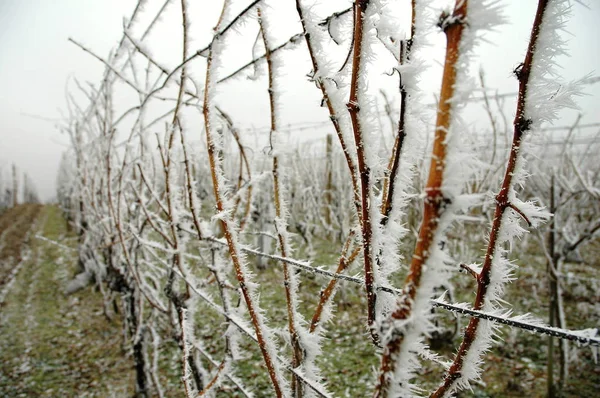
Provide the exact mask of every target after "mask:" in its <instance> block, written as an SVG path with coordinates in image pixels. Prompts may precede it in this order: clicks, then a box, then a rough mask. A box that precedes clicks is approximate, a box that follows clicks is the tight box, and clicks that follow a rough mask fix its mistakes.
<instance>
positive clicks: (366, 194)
mask: <svg viewBox="0 0 600 398" xmlns="http://www.w3.org/2000/svg"><path fill="white" fill-rule="evenodd" d="M368 5H369V0H355V2H354V15H355V18H354V22H355V23H354V50H353V51H354V55H353V58H352V79H351V83H350V98H349V101H348V111H349V112H350V120H351V121H352V129H353V130H354V141H355V144H356V154H357V158H358V172H359V176H360V198H361V212H360V215H361V216H360V217H359V219H360V222H361V232H362V247H363V261H364V268H365V288H366V291H367V319H368V323H369V329H370V332H371V338H372V339H373V343H374V344H375V345H379V335H378V333H377V331H376V330H375V318H376V307H377V291H376V289H375V270H374V268H373V256H372V250H373V248H372V244H373V242H372V240H373V225H372V224H371V213H370V200H371V169H370V167H369V165H368V164H367V155H366V153H365V143H364V137H363V131H362V125H361V122H360V120H359V112H360V107H359V106H358V100H359V99H358V91H359V75H360V74H363V73H365V72H366V71H364V70H363V62H362V55H363V54H362V51H363V48H362V45H363V31H364V25H365V23H366V19H365V15H364V14H365V12H366V10H367V7H368Z"/></svg>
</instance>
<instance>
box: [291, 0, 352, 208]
mask: <svg viewBox="0 0 600 398" xmlns="http://www.w3.org/2000/svg"><path fill="white" fill-rule="evenodd" d="M296 10H297V11H298V15H299V16H300V21H301V22H302V28H303V33H304V37H305V39H306V45H307V47H308V54H309V55H310V60H311V62H312V66H313V73H314V75H315V76H318V73H319V63H318V62H317V57H316V55H315V50H314V48H313V45H312V42H311V40H312V38H311V35H310V33H308V32H307V30H306V22H305V20H304V11H303V10H302V6H301V5H300V0H296ZM315 81H316V83H317V86H318V87H319V88H320V89H321V93H322V94H323V99H324V100H325V104H326V105H327V109H328V110H329V118H330V119H331V124H332V125H333V128H334V129H335V133H336V134H337V137H338V140H339V141H340V146H341V147H342V152H343V153H344V157H345V159H346V163H347V164H348V170H349V172H350V179H351V180H352V191H353V194H354V203H355V204H356V208H357V214H358V216H359V217H360V213H361V211H360V194H359V189H358V180H357V177H356V165H355V164H354V160H353V159H352V155H351V154H350V149H349V148H348V144H347V143H346V140H345V139H344V135H343V133H342V128H341V126H340V123H339V118H340V117H341V115H338V112H337V111H336V109H335V108H334V106H333V102H332V101H331V98H330V95H329V93H328V91H327V87H326V86H325V83H324V82H323V80H322V79H321V78H318V77H317V78H316V79H315Z"/></svg>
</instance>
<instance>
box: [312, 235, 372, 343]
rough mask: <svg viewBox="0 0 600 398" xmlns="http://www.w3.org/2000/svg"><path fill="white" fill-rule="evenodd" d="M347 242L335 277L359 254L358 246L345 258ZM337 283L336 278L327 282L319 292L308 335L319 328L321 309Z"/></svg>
mask: <svg viewBox="0 0 600 398" xmlns="http://www.w3.org/2000/svg"><path fill="white" fill-rule="evenodd" d="M349 242H350V237H348V240H347V241H346V245H345V247H344V251H342V255H341V256H340V260H339V263H338V267H337V269H336V270H335V273H336V275H340V274H341V273H342V272H344V271H345V270H346V268H348V266H349V265H350V264H352V262H354V260H355V259H356V257H358V255H359V254H360V246H359V247H356V248H354V250H353V251H352V253H351V254H350V257H348V258H346V255H347V252H348V246H349V245H348V243H349ZM337 282H338V280H337V279H336V278H333V279H331V280H330V281H329V283H328V284H327V287H326V288H325V290H323V292H321V299H320V300H319V304H318V305H317V308H316V310H315V313H314V315H313V317H312V320H311V322H310V327H309V329H308V331H309V332H310V333H314V331H315V330H316V329H317V326H319V324H320V323H321V316H322V315H323V309H324V308H325V305H326V304H327V303H328V302H329V299H330V298H331V296H332V295H333V293H334V291H335V288H336V286H337Z"/></svg>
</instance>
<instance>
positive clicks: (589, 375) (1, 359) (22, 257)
mask: <svg viewBox="0 0 600 398" xmlns="http://www.w3.org/2000/svg"><path fill="white" fill-rule="evenodd" d="M39 236H42V237H45V238H47V239H50V240H52V241H56V242H60V243H61V246H57V245H55V244H52V243H51V242H48V241H45V240H43V239H40V238H39ZM75 245H76V238H75V237H74V236H73V235H72V234H71V233H69V232H68V231H67V228H66V223H65V221H64V220H63V219H62V217H61V213H60V211H59V210H58V209H57V208H56V207H52V206H44V207H41V206H34V205H24V206H20V207H18V208H16V209H12V210H10V211H7V212H6V213H4V214H3V215H2V216H1V217H0V298H2V300H0V302H1V303H2V304H0V396H3V397H5V396H6V397H20V396H21V397H28V396H40V397H56V396H78V397H79V396H98V397H108V396H116V397H128V396H132V395H133V392H132V387H133V376H134V374H133V368H132V364H133V362H132V359H131V357H130V356H129V355H128V353H127V351H126V350H124V347H126V345H125V344H124V342H123V337H122V336H123V334H122V325H121V324H120V322H119V321H118V319H119V316H118V314H115V313H114V312H113V311H114V310H113V309H110V311H108V314H109V315H111V314H112V318H113V319H112V320H108V318H107V317H106V315H105V311H104V306H103V300H102V295H101V293H100V292H99V291H97V290H96V289H94V288H93V287H89V288H87V289H85V290H83V291H80V292H78V293H76V294H73V295H71V296H66V295H65V294H63V291H64V288H65V286H66V284H67V283H68V281H69V280H70V279H71V278H72V277H73V275H74V273H75V269H76V258H75V255H74V254H75V252H74V251H73V248H74V247H75ZM598 246H600V245H598ZM598 246H597V247H596V249H595V250H596V251H595V252H593V253H597V252H598V251H600V249H599V248H598ZM315 249H316V251H317V252H318V253H320V254H319V255H318V256H317V257H316V259H315V263H316V264H321V263H322V264H333V263H334V262H335V254H334V253H336V252H339V248H338V247H337V244H332V243H331V242H318V243H317V244H316V245H315ZM328 251H330V252H328ZM520 256H521V258H520V261H519V262H520V263H521V264H528V266H527V267H522V268H520V269H519V270H518V277H519V279H518V280H517V281H516V282H515V283H513V284H512V285H511V287H510V288H509V291H508V301H509V302H510V303H512V304H513V306H514V309H515V313H517V314H520V313H524V312H533V313H534V314H536V315H538V316H539V317H541V318H542V319H545V318H546V313H547V308H548V307H547V302H548V299H547V288H546V283H545V277H544V272H545V268H544V262H543V260H542V259H540V258H539V256H536V255H535V254H534V253H533V254H532V253H521V254H520ZM591 256H592V257H591V258H590V259H588V260H589V261H591V262H592V263H595V266H596V268H595V269H596V270H597V269H598V268H597V266H598V264H597V262H598V260H597V258H598V256H596V255H594V254H592V255H591ZM257 272H259V273H258V275H257V278H258V279H259V280H260V281H261V282H262V283H263V285H262V286H263V287H262V288H261V297H262V302H263V303H264V305H265V306H266V307H267V308H268V311H267V312H268V315H269V316H270V318H271V319H272V322H273V323H274V324H275V325H276V326H278V327H284V326H285V311H284V299H283V288H282V287H281V282H282V281H281V279H282V277H281V270H280V269H279V268H278V265H277V264H275V263H270V264H268V267H267V269H266V270H264V271H257ZM356 272H359V269H358V266H357V265H354V268H353V269H352V270H351V273H356ZM565 273H567V274H568V275H572V277H571V278H570V279H567V280H566V286H565V291H566V294H565V303H566V306H567V322H568V326H569V328H572V329H578V328H584V327H590V325H593V324H594V322H596V323H597V320H598V314H599V313H600V304H599V303H600V293H599V292H600V281H599V279H598V273H597V271H594V270H593V267H592V270H590V267H587V266H582V265H569V266H568V267H567V269H566V272H565ZM457 278H458V279H457V280H456V281H455V284H456V291H455V296H456V297H455V299H459V300H461V301H464V300H470V299H471V298H472V297H471V296H472V292H473V291H474V284H473V283H474V282H473V281H472V280H470V279H469V276H467V275H462V274H461V275H459V276H457ZM301 281H302V284H301V288H300V294H301V297H302V300H303V302H302V306H301V308H300V310H301V311H302V312H303V314H304V315H305V316H306V317H307V318H309V317H310V315H311V311H312V309H314V307H315V304H316V302H317V300H318V296H317V295H315V292H318V291H319V289H320V288H322V286H323V285H324V283H325V279H322V278H321V277H319V276H314V275H309V276H306V275H304V274H302V275H301ZM360 292H361V290H360V289H359V287H357V286H355V285H349V284H346V283H344V284H343V286H342V289H341V291H340V292H339V293H338V296H337V297H336V302H337V303H338V306H337V308H336V314H337V316H336V317H334V320H333V322H332V323H331V324H329V325H328V332H327V333H326V336H325V337H326V338H327V339H326V342H325V344H324V355H323V357H322V358H321V361H323V363H325V364H326V365H325V366H323V369H324V377H325V378H326V379H327V383H328V385H329V386H330V390H331V391H332V393H333V395H334V396H345V397H363V396H368V395H369V394H368V392H369V391H371V390H372V388H373V381H374V377H373V370H372V369H373V367H375V366H377V360H376V357H375V353H374V350H373V348H372V346H371V345H370V343H369V338H368V334H367V332H366V330H365V327H364V325H365V323H366V320H365V319H364V313H365V311H364V310H365V305H366V303H365V300H364V295H362V294H359V293H360ZM202 311H205V312H203V314H206V315H205V316H203V319H202V322H199V327H198V334H199V337H202V339H203V341H204V342H205V344H206V346H207V349H208V350H209V352H211V354H214V355H219V352H220V349H221V348H222V344H221V341H220V338H219V337H220V336H218V335H215V329H214V326H211V325H220V324H221V323H222V320H221V319H220V317H219V316H217V315H216V314H210V313H207V312H206V311H209V310H208V309H206V308H204V307H203V308H202V309H201V312H202ZM440 323H443V324H445V325H446V329H447V331H448V333H446V335H442V336H440V338H439V339H438V340H436V341H435V342H434V343H435V345H436V346H438V348H439V352H440V353H441V354H442V355H445V356H446V357H450V356H451V354H452V352H453V350H454V347H455V346H456V343H457V338H456V337H455V338H454V345H452V344H449V341H447V340H449V338H448V337H449V336H450V335H451V333H450V332H451V331H453V330H454V328H456V327H458V329H460V327H461V326H464V325H465V324H466V320H465V319H462V320H460V322H459V324H458V325H457V324H456V320H455V319H454V318H453V317H452V316H449V315H448V314H445V315H443V316H442V317H441V319H440ZM502 336H503V338H504V340H505V341H504V342H503V343H501V344H499V345H497V346H496V347H495V348H494V349H493V350H492V351H491V352H490V353H489V354H488V355H487V358H486V364H485V366H484V371H485V373H484V376H483V381H482V383H481V384H479V385H475V386H474V390H473V391H472V392H466V393H462V394H461V396H463V397H467V396H476V397H516V396H518V397H522V396H527V397H543V396H545V391H546V385H545V377H546V369H545V363H546V343H547V338H545V337H540V336H536V335H532V334H529V333H526V332H522V331H517V330H509V329H508V328H503V329H502ZM450 338H451V337H450ZM242 346H243V347H244V348H245V350H246V352H247V358H245V359H243V360H242V361H241V362H240V364H239V365H240V368H239V371H238V375H239V376H240V378H242V379H243V380H245V381H246V385H247V387H250V388H252V389H253V390H254V391H255V392H256V395H257V396H258V397H269V396H270V395H271V394H270V389H269V388H268V384H267V383H268V381H267V379H266V377H265V373H264V371H263V369H262V366H261V365H260V354H259V352H258V350H257V349H256V347H255V346H254V344H253V343H251V342H249V341H247V340H242ZM175 353H176V350H175V349H174V346H173V343H172V342H169V341H165V342H164V343H163V346H162V347H161V362H162V365H161V368H163V370H164V371H163V374H164V376H165V377H164V380H163V382H162V383H163V386H164V387H165V393H166V395H167V396H173V397H178V396H181V391H182V389H181V385H180V381H179V374H178V372H179V370H178V361H177V359H176V358H173V354H175ZM573 357H574V359H576V361H575V362H574V363H573V365H572V366H571V374H570V378H569V384H568V386H567V391H566V396H569V397H583V396H594V394H595V392H597V391H598V390H600V366H598V365H595V364H594V363H593V361H592V359H591V354H590V352H589V350H586V349H580V350H577V351H575V350H574V351H573ZM169 359H170V360H171V361H169ZM169 362H170V363H172V364H173V366H169V365H168V363H169ZM421 375H422V377H424V378H425V379H426V380H427V385H428V386H430V387H431V386H433V385H434V384H435V383H436V382H438V381H439V380H440V377H441V371H440V369H439V367H438V366H437V365H435V364H433V363H426V364H425V367H424V368H423V369H422V372H421ZM218 396H220V397H229V396H235V394H234V393H233V392H232V391H231V390H227V389H224V390H222V391H220V392H219V394H218Z"/></svg>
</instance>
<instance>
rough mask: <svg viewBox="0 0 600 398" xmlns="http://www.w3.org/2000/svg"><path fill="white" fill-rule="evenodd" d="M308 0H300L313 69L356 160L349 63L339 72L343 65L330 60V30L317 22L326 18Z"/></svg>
mask: <svg viewBox="0 0 600 398" xmlns="http://www.w3.org/2000/svg"><path fill="white" fill-rule="evenodd" d="M305 3H310V2H308V1H306V0H305V1H300V7H301V9H302V14H303V15H304V27H305V29H306V33H307V39H308V40H309V41H310V46H311V47H312V48H313V50H314V55H315V62H316V64H317V70H316V71H313V73H314V80H316V81H317V82H319V83H320V84H321V85H322V86H323V87H324V89H325V92H326V93H327V96H328V97H329V100H330V101H331V105H332V108H333V110H334V112H335V115H334V117H335V118H336V120H337V122H338V124H339V126H340V130H341V135H342V137H343V139H344V142H345V143H346V151H347V153H348V155H349V156H350V158H351V159H352V160H353V161H354V164H356V148H355V146H354V139H353V136H352V124H351V121H350V115H349V114H348V110H347V107H346V102H347V101H348V96H349V93H350V85H349V69H350V68H348V67H346V68H344V69H343V70H342V71H339V72H338V69H339V68H340V66H341V65H339V64H338V63H334V62H332V61H331V60H330V57H329V54H328V49H327V48H326V47H325V43H330V42H331V40H330V38H329V36H328V34H327V32H326V31H324V30H323V29H321V28H320V27H319V25H318V24H319V23H320V22H321V21H322V20H323V18H321V16H319V15H317V14H315V13H314V12H313V11H312V7H311V5H305ZM350 172H351V173H354V174H356V170H350Z"/></svg>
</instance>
